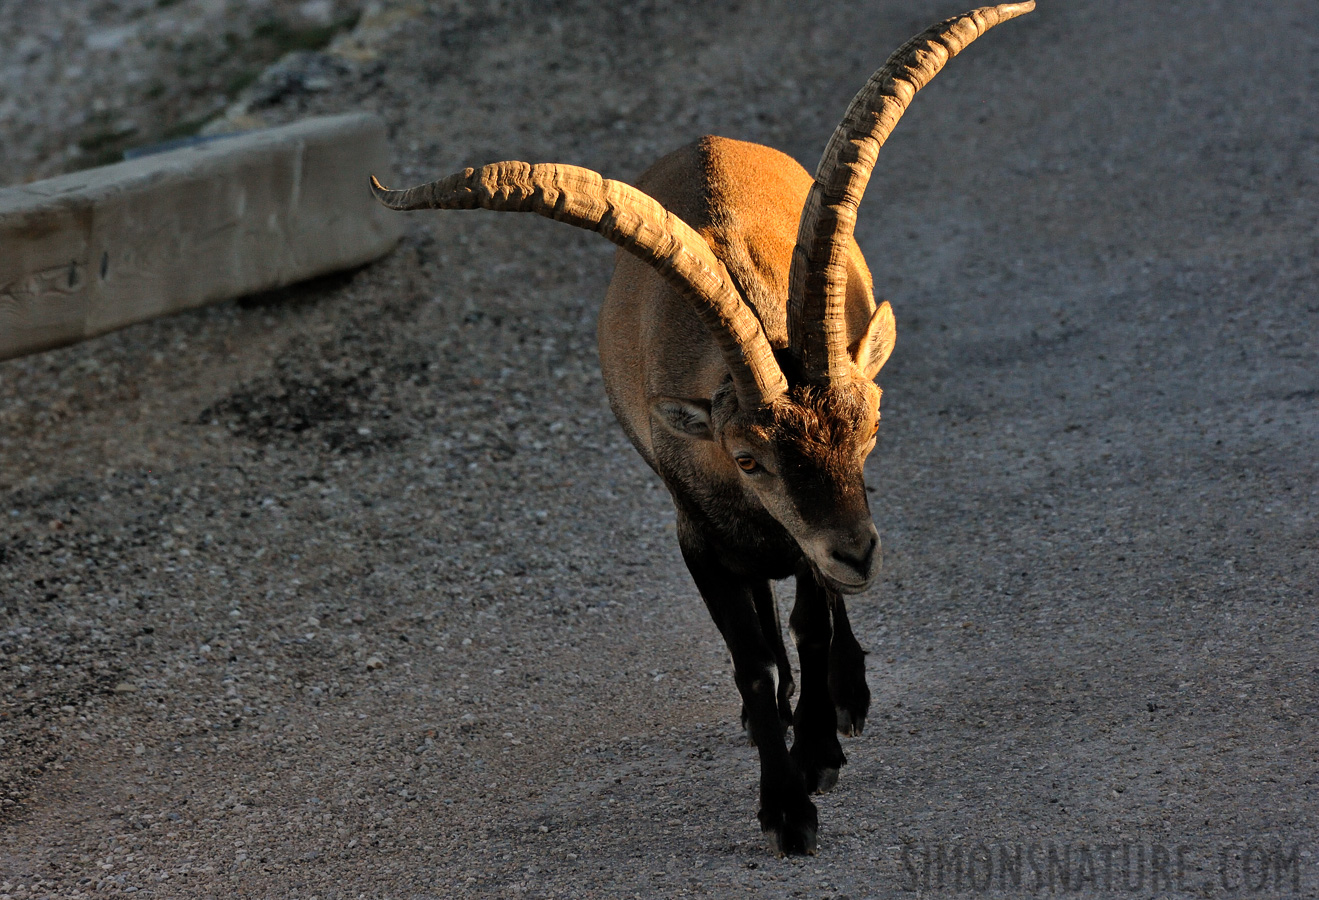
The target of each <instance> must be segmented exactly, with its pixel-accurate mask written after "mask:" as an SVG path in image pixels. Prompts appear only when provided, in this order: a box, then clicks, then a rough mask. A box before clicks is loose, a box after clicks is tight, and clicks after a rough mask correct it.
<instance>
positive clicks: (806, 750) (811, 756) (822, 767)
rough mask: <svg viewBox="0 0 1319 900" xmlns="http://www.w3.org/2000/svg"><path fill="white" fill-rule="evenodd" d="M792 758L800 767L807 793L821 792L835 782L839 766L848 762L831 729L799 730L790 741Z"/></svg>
mask: <svg viewBox="0 0 1319 900" xmlns="http://www.w3.org/2000/svg"><path fill="white" fill-rule="evenodd" d="M792 760H793V762H795V763H796V764H797V768H798V769H799V770H800V771H801V777H802V782H803V783H804V784H805V786H806V792H807V793H809V794H822V793H824V792H825V791H830V790H833V788H834V785H836V784H838V770H839V769H841V768H842V767H843V764H844V763H846V762H847V757H846V756H844V755H843V748H842V745H841V744H839V743H838V735H836V734H834V732H833V730H832V729H827V730H825V731H824V732H823V733H817V734H816V735H805V734H802V731H801V729H800V728H799V729H798V735H797V740H795V741H793V744H792Z"/></svg>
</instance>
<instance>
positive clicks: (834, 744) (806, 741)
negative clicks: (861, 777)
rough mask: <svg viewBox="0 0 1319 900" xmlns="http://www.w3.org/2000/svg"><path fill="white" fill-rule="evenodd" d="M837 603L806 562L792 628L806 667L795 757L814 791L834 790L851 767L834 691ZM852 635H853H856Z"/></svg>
mask: <svg viewBox="0 0 1319 900" xmlns="http://www.w3.org/2000/svg"><path fill="white" fill-rule="evenodd" d="M835 600H836V601H837V602H838V604H839V605H841V603H842V598H840V597H838V596H837V595H836V594H835V593H834V592H833V591H831V590H829V589H828V588H826V587H824V586H823V585H821V584H820V583H819V582H818V581H816V579H815V573H814V572H813V571H812V570H811V566H810V564H809V563H807V562H804V561H803V562H802V563H801V564H800V565H799V566H798V568H797V602H796V604H795V605H794V606H793V607H792V615H791V616H790V617H789V618H788V627H789V628H790V629H791V630H792V638H793V640H794V641H796V642H797V658H798V660H800V662H801V699H800V700H798V701H797V711H796V713H795V714H794V716H793V722H792V729H793V742H792V758H793V760H795V761H796V763H797V767H798V769H799V770H800V771H801V773H802V777H803V779H804V780H805V784H806V788H807V789H808V790H810V791H827V790H829V789H831V788H832V787H833V786H834V785H835V784H836V783H837V782H838V770H839V769H840V768H842V766H843V763H845V762H847V757H846V756H844V755H843V748H842V746H841V745H840V744H839V743H838V734H837V732H836V730H835V728H836V726H837V722H838V717H837V714H836V713H835V711H834V700H833V697H832V695H831V693H830V690H829V669H830V648H831V645H832V644H833V641H834V637H835V634H834V602H835ZM844 621H846V620H844ZM847 633H848V635H849V636H850V635H851V630H850V629H849V630H848V632H847ZM852 642H853V643H855V638H853V639H852ZM863 678H864V675H863Z"/></svg>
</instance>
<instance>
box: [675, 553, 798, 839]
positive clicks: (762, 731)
mask: <svg viewBox="0 0 1319 900" xmlns="http://www.w3.org/2000/svg"><path fill="white" fill-rule="evenodd" d="M697 543H698V541H695V540H683V541H681V544H682V555H683V559H684V560H686V562H687V568H688V570H689V571H690V572H691V573H692V579H693V580H694V581H695V582H696V587H697V590H699V591H700V592H701V598H702V599H703V600H705V605H706V607H707V608H708V609H709V610H710V615H711V617H712V618H713V619H714V623H715V625H716V626H717V627H718V628H719V633H720V634H722V635H723V637H724V643H726V644H727V645H728V650H729V652H730V653H731V654H732V656H733V670H734V679H735V680H736V682H737V689H738V691H739V692H740V693H741V694H742V705H743V714H744V716H745V719H746V726H747V730H748V731H749V732H750V734H751V739H752V740H753V741H754V742H755V744H756V750H757V751H758V752H759V754H760V828H761V830H762V831H764V832H765V835H766V836H767V837H768V838H769V842H770V848H771V849H772V850H773V851H774V852H775V853H776V854H778V855H780V856H781V855H783V854H785V853H789V854H802V853H814V852H815V843H816V832H817V831H818V829H819V819H818V817H817V816H816V812H815V804H813V803H811V800H810V797H809V796H808V795H807V791H806V785H805V783H804V782H803V781H802V776H801V773H800V772H799V771H798V769H797V765H796V763H794V762H793V760H792V757H791V756H790V755H789V754H788V746H787V744H786V743H785V742H784V740H783V728H782V726H781V724H780V720H779V704H778V696H777V695H778V684H779V666H778V660H777V659H775V652H774V647H773V644H772V642H771V640H770V639H769V638H768V637H767V636H766V635H765V634H764V632H763V630H762V629H761V619H760V616H759V615H757V612H756V602H755V595H756V592H757V591H758V590H759V589H761V585H760V582H759V581H757V582H752V581H750V580H748V579H745V578H742V577H740V576H738V575H736V574H734V573H733V572H731V571H729V570H728V569H727V568H726V567H724V566H723V565H722V564H721V563H720V562H719V561H718V560H717V559H715V558H714V554H713V553H710V552H708V551H707V550H706V548H704V547H701V546H695V544H697ZM763 589H764V590H768V585H767V584H766V585H764V587H763Z"/></svg>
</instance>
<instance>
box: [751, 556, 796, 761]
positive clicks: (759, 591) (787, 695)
mask: <svg viewBox="0 0 1319 900" xmlns="http://www.w3.org/2000/svg"><path fill="white" fill-rule="evenodd" d="M751 596H752V598H753V599H754V600H755V604H756V618H758V619H759V620H760V633H761V634H762V635H764V637H765V638H766V640H768V641H769V645H770V649H772V650H773V651H774V661H775V663H777V664H778V669H779V689H778V703H779V724H780V725H781V726H782V727H783V730H784V731H787V730H788V726H789V725H791V724H792V695H793V694H794V693H795V692H796V690H797V685H796V683H795V682H794V681H793V680H792V664H791V663H790V662H788V648H787V647H785V646H783V627H782V626H781V625H780V624H779V607H778V604H777V603H776V602H774V588H773V587H771V586H770V583H769V582H768V581H759V582H753V583H752V584H751ZM742 728H743V729H744V730H745V731H746V732H747V735H748V736H750V734H751V729H750V727H749V726H748V725H747V710H746V707H745V706H743V707H742Z"/></svg>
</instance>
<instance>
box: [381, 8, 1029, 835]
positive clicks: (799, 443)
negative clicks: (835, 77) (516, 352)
mask: <svg viewBox="0 0 1319 900" xmlns="http://www.w3.org/2000/svg"><path fill="white" fill-rule="evenodd" d="M1033 8H1034V3H1031V2H1027V3H1011V4H1005V5H1002V6H993V7H985V8H982V9H977V10H973V11H971V12H969V13H966V14H965V15H962V16H958V17H956V18H952V19H948V20H947V21H945V22H942V23H940V24H938V25H935V26H934V27H932V28H930V29H928V30H927V31H925V32H923V33H922V34H920V35H917V36H916V37H915V38H912V39H911V40H910V41H908V42H907V43H906V44H904V45H903V46H902V47H901V48H900V49H899V50H898V51H897V52H896V53H894V55H893V56H892V57H891V58H890V59H889V60H888V62H887V63H886V64H885V65H884V67H883V68H881V69H880V70H879V71H878V72H876V73H875V74H874V75H873V76H871V78H870V80H869V82H867V84H866V86H865V87H864V88H862V90H861V91H860V93H858V94H857V95H856V97H855V98H854V99H853V100H852V103H851V106H849V107H848V110H847V113H846V115H845V116H844V117H843V121H842V123H841V124H840V125H839V126H838V128H837V130H836V131H835V132H834V135H833V137H832V138H831V139H830V141H829V144H828V146H827V147H826V149H825V152H824V156H823V158H822V159H821V160H820V165H819V168H818V169H817V170H816V174H815V178H814V180H812V179H811V177H810V176H809V175H807V173H806V172H805V171H804V170H803V169H802V168H801V167H800V166H799V165H797V164H796V163H795V162H793V161H792V160H791V159H790V158H788V157H787V156H784V155H783V154H781V153H779V152H777V151H775V150H771V149H769V148H768V147H762V146H759V145H756V144H745V143H741V142H739V141H731V140H728V139H725V138H716V137H706V138H702V139H701V140H699V141H697V142H696V143H695V144H692V145H689V146H687V147H683V148H682V149H680V150H677V151H675V152H674V153H671V154H669V155H668V156H666V157H664V158H663V159H661V160H660V161H659V162H657V163H656V164H655V165H654V166H652V167H651V168H650V169H649V170H647V172H646V173H645V174H643V175H642V176H641V178H640V179H639V180H638V182H637V186H636V187H630V186H628V185H626V184H622V183H620V182H617V181H609V180H607V179H604V178H601V177H600V176H599V175H597V174H596V173H595V172H591V171H589V170H586V169H580V168H577V167H574V166H565V165H529V164H527V163H522V162H503V163H495V164H493V165H488V166H483V167H482V168H479V169H467V170H466V171H464V172H461V173H459V174H457V175H453V176H450V177H449V178H445V179H442V180H440V181H436V182H432V183H431V184H427V185H423V186H421V187H415V188H412V189H410V190H406V191H391V190H388V189H386V188H384V187H382V186H381V185H380V184H379V183H378V182H376V181H375V180H374V179H372V189H373V190H374V191H375V193H376V196H377V197H378V198H379V199H380V201H381V202H382V203H384V204H385V205H387V206H389V207H391V208H394V209H472V208H475V207H482V208H485V209H495V210H520V211H526V212H535V213H539V214H540V215H543V216H547V217H549V218H553V219H558V220H560V221H564V222H568V223H570V224H573V225H577V226H579V227H582V228H589V229H591V230H593V231H596V232H599V233H600V234H602V235H604V236H605V237H607V238H608V239H609V240H611V241H613V242H614V243H616V244H618V245H619V247H620V248H621V250H620V253H619V254H618V260H617V265H616V268H615V271H614V277H613V280H612V281H611V282H610V285H609V292H608V295H607V296H606V298H605V304H604V307H603V309H602V310H601V313H600V326H599V340H600V365H601V369H602V370H603V372H604V377H605V387H606V390H607V391H608V394H609V400H610V403H611V405H612V406H613V409H614V412H615V414H616V415H617V416H618V420H619V422H620V423H621V424H622V426H623V428H624V430H625V431H626V432H627V434H628V436H629V437H630V438H631V440H632V443H633V444H634V445H635V446H636V448H637V450H638V451H639V452H640V453H641V455H642V457H644V458H645V460H646V462H647V463H649V465H650V466H651V468H653V469H654V470H655V471H656V473H658V474H659V476H660V478H662V479H663V481H664V483H665V485H666V486H667V487H668V488H669V491H670V493H671V494H672V496H673V501H674V505H675V506H676V508H677V514H678V542H679V546H680V547H681V549H682V555H683V559H684V560H685V561H686V563H687V567H688V569H689V570H690V572H691V574H692V578H693V580H694V581H695V582H696V586H697V589H698V590H699V591H700V593H701V597H702V599H704V601H705V603H706V605H707V607H708V608H709V610H710V614H711V616H712V617H713V618H714V621H715V624H716V625H717V626H718V628H719V630H720V632H721V633H722V634H723V636H724V640H725V641H726V642H727V644H728V649H729V651H730V652H731V654H732V656H733V663H734V669H735V680H736V682H737V686H738V690H739V691H740V692H741V695H742V700H743V721H744V723H745V725H746V727H747V730H748V731H749V732H750V734H751V737H752V739H753V740H754V741H755V743H756V747H757V749H758V751H759V755H760V762H761V789H760V804H761V806H760V813H759V816H760V823H761V828H762V829H763V830H764V831H765V833H766V835H767V836H768V837H769V840H770V844H771V847H772V848H773V849H774V851H775V852H777V853H780V854H782V853H813V852H815V847H816V832H817V828H818V825H817V818H816V811H815V806H814V804H813V803H812V802H811V800H810V797H809V794H810V793H812V792H814V791H816V790H827V789H829V788H831V787H832V786H833V785H834V782H835V781H836V780H837V777H838V769H839V767H841V766H842V765H843V763H844V762H845V761H846V757H844V755H843V751H842V747H841V745H840V744H839V742H838V734H837V732H842V733H843V734H858V733H860V731H861V729H862V727H863V725H864V724H865V719H866V713H867V712H868V710H869V707H870V691H869V688H868V687H867V686H866V681H865V661H864V655H865V654H864V651H863V650H862V649H861V647H860V646H859V645H858V644H857V641H856V638H855V637H854V636H853V635H852V630H851V627H850V625H849V623H848V618H847V609H846V606H845V605H844V603H843V595H844V594H848V593H853V592H856V591H860V590H864V589H865V588H866V587H868V586H869V585H870V583H871V582H872V581H873V580H874V578H875V575H876V573H877V571H878V569H879V560H880V547H879V535H878V533H877V532H876V530H875V526H874V524H873V523H872V522H871V519H870V508H869V503H868V501H867V497H866V488H865V483H864V480H863V476H862V467H863V465H864V463H865V459H866V457H867V456H868V455H869V453H870V451H871V450H873V449H874V446H875V437H876V432H877V430H878V427H879V404H880V390H879V388H878V387H877V386H876V385H875V384H874V378H875V377H876V375H878V373H879V370H880V368H881V367H882V366H883V365H884V362H885V361H886V360H887V359H888V357H889V354H890V353H891V352H892V350H893V344H894V338H895V325H894V320H893V312H892V310H891V309H890V308H889V305H888V304H887V303H882V304H878V305H877V304H876V303H875V300H874V296H873V293H872V289H871V278H870V272H869V270H868V269H867V268H866V263H865V260H864V259H863V257H862V255H861V251H860V249H859V248H858V247H857V245H856V242H855V240H854V239H853V237H852V230H853V226H854V225H855V222H856V210H857V206H858V204H859V203H860V201H861V197H862V194H863V193H864V192H865V188H866V183H867V182H868V180H869V178H870V173H871V170H872V169H873V168H874V165H875V160H876V157H877V155H878V153H879V149H880V147H881V146H882V145H883V144H884V141H885V140H886V139H887V137H888V135H889V133H890V132H891V131H892V129H893V126H894V125H896V124H897V121H898V119H899V118H900V117H901V116H902V113H903V112H904V110H905V109H906V108H907V105H908V104H909V103H910V102H911V99H912V97H913V96H914V95H915V94H916V92H917V91H918V90H920V88H921V87H923V86H924V85H925V84H926V83H927V82H928V81H929V80H930V79H931V78H933V77H934V75H935V74H936V73H937V72H938V71H939V70H940V69H941V68H942V67H943V65H944V64H945V63H946V62H947V61H948V60H949V59H950V58H951V57H953V56H955V55H956V54H957V53H958V52H960V51H961V50H962V49H963V48H964V47H965V46H966V45H967V44H969V43H971V41H973V40H975V39H976V38H977V37H979V36H980V35H982V34H984V32H986V31H987V30H989V29H990V28H992V27H993V26H994V25H997V24H998V23H1000V22H1003V21H1006V20H1007V19H1011V18H1014V17H1016V16H1019V15H1022V14H1023V13H1026V12H1029V11H1030V10H1031V9H1033ZM623 251H626V252H623ZM790 575H792V576H796V589H797V598H796V603H795V605H794V607H793V611H792V615H791V618H790V625H791V629H792V634H793V638H794V640H795V641H796V643H797V653H798V657H799V659H800V662H801V682H802V683H801V697H800V699H799V700H798V702H797V706H796V709H795V710H794V709H793V708H792V707H791V704H790V701H791V698H792V695H793V692H794V685H793V679H792V669H791V667H790V665H789V662H788V656H787V651H786V649H785V647H784V644H783V637H782V629H781V627H780V624H779V614H778V608H777V606H776V604H775V601H774V594H773V591H772V589H771V587H770V582H771V581H772V580H775V579H781V578H786V577H788V576H790ZM789 724H790V725H791V727H792V729H793V744H792V749H791V751H789V750H788V747H787V744H786V742H785V740H784V731H785V729H786V727H787V726H788V725H789Z"/></svg>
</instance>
